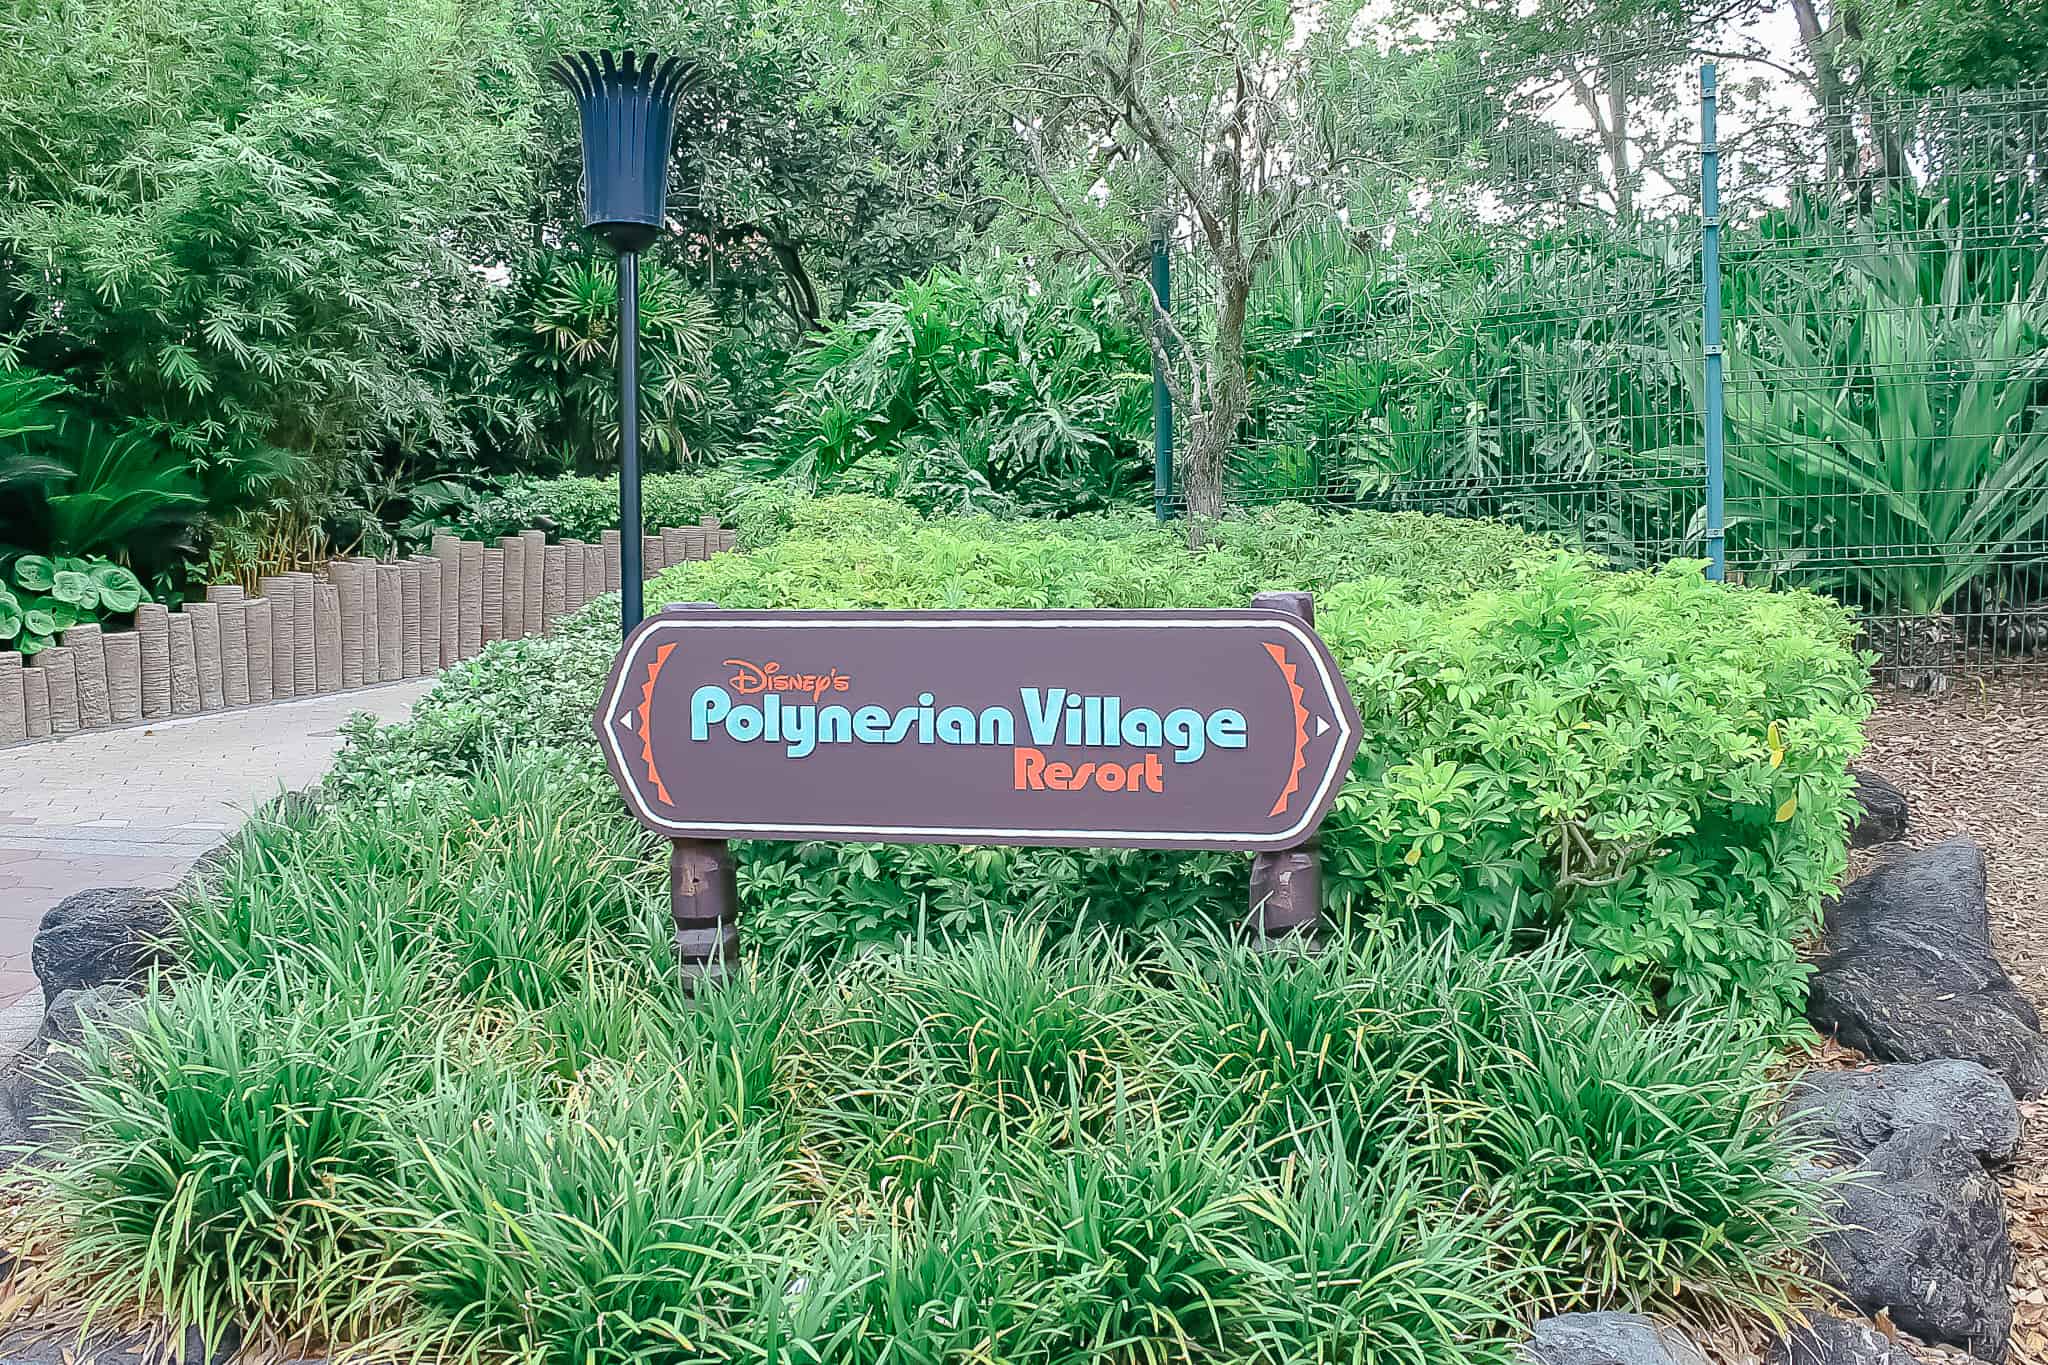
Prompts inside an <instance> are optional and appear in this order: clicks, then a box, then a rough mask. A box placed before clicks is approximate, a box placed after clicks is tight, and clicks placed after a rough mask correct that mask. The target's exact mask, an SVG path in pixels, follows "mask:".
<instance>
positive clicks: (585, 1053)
mask: <svg viewBox="0 0 2048 1365" xmlns="http://www.w3.org/2000/svg"><path fill="white" fill-rule="evenodd" d="M592 790H593V789H592V788H588V787H586V786H584V785H583V784H582V783H579V782H577V781H574V780H565V779H564V777H563V775H562V773H561V772H560V771H559V769H558V768H556V767H555V766H554V765H553V764H551V763H549V762H547V761H546V759H545V755H541V754H537V753H533V752H529V753H527V754H525V755H524V756H519V757H511V758H507V757H504V756H502V755H501V756H494V757H491V758H488V759H486V760H485V761H484V762H483V763H482V764H481V765H480V766H479V768H478V769H477V770H476V771H475V772H474V774H472V775H471V776H469V777H466V778H464V779H461V780H459V781H457V782H453V783H451V784H448V785H445V786H443V787H441V788H438V789H436V790H435V791H433V792H432V793H428V792H425V791H418V792H415V793H414V794H413V795H412V796H410V797H399V798H396V799H393V798H392V796H391V794H390V793H388V792H386V793H383V794H381V795H380V796H378V797H377V798H375V799H370V800H365V801H355V802H349V803H345V804H343V805H341V806H339V807H337V808H335V809H331V810H326V811H318V810H308V809H281V810H279V811H277V812H276V813H274V814H273V815H271V816H269V817H266V818H264V819H261V820H259V821H258V822H257V823H256V824H255V825H254V826H253V827H252V828H251V829H250V830H249V831H248V832H247V833H246V834H245V835H244V836H243V838H242V839H241V840H240V841H239V843H238V846H237V848H236V849H235V850H234V851H233V852H232V853H231V854H230V855H229V856H228V858H227V860H226V862H225V863H224V864H223V865H222V867H221V868H220V869H219V871H218V872H217V874H216V876H215V878H214V879H213V880H211V881H210V882H209V883H208V884H207V885H206V886H205V887H204V888H202V889H201V890H200V891H198V892H197V893H196V894H194V895H193V896H191V897H190V898H188V899H187V900H186V901H185V903H184V904H183V905H182V906H181V907H180V909H179V915H178V920H179V933H180V935H181V937H182V939H183V943H184V955H185V958H186V961H187V963H188V966H189V972H190V975H189V977H188V978H187V979H186V980H184V981H182V982H180V983H179V985H178V987H177V989H176V991H175V992H174V993H173V992H167V991H164V990H161V989H159V990H156V991H154V992H152V994H151V997H150V998H149V999H148V1000H147V1002H146V1003H145V1004H144V1006H143V1008H142V1013H141V1017H140V1019H139V1020H138V1021H137V1023H136V1025H135V1027H134V1029H133V1031H132V1032H129V1031H125V1030H124V1031H120V1032H108V1031H103V1030H99V1029H93V1030H91V1031H90V1032H89V1033H88V1035H87V1038H86V1041H85V1044H84V1047H83V1052H84V1057H83V1060H82V1064H81V1066H80V1068H79V1070H80V1072H81V1075H80V1076H79V1078H78V1079H76V1080H75V1081H73V1082H71V1083H70V1089H71V1091H72V1093H74V1094H75V1095H76V1097H77V1102H78V1104H79V1106H80V1108H79V1117H78V1119H77V1121H76V1123H75V1125H74V1128H75V1137H76V1148H75V1151H74V1154H73V1155H72V1157H71V1159H70V1160H68V1161H67V1162H65V1163H62V1164H59V1165H57V1166H54V1167H52V1168H50V1169H49V1170H47V1171H46V1172H43V1173H41V1174H40V1175H38V1176H36V1177H35V1181H36V1185H37V1189H36V1191H35V1196H34V1199H33V1202H32V1204H31V1205H30V1208H29V1211H28V1214H27V1219H28V1223H29V1226H31V1227H35V1226H40V1227H42V1228H44V1229H46V1230H48V1231H50V1232H60V1233H61V1237H62V1240H61V1242H60V1243H58V1244H57V1245H55V1246H53V1247H51V1249H50V1252H51V1255H50V1259H49V1261H48V1262H47V1263H46V1265H45V1268H43V1269H42V1270H41V1271H40V1272H39V1273H40V1275H41V1276H42V1279H41V1283H42V1284H43V1285H44V1287H46V1288H47V1289H49V1290H50V1291H52V1292H56V1293H61V1294H62V1295H63V1296H64V1299H65V1301H66V1302H71V1303H75V1304H78V1305H80V1306H81V1307H82V1308H84V1309H86V1310H89V1311H94V1312H96V1313H97V1314H99V1315H102V1316H103V1315H106V1314H109V1313H114V1312H126V1311H129V1310H130V1309H132V1308H135V1307H138V1306H139V1307H143V1308H146V1309H149V1310H152V1311H162V1312H163V1313H165V1314H167V1315H168V1317H169V1319H170V1322H171V1323H172V1325H173V1326H174V1327H179V1326H184V1325H186V1324H191V1325H194V1326H196V1327H198V1328H199V1336H200V1337H201V1339H203V1340H206V1341H209V1342H217V1341H219V1340H220V1339H221V1334H222V1333H223V1331H224V1330H225V1329H226V1328H227V1327H228V1325H229V1324H233V1325H234V1326H235V1327H236V1328H239V1329H241V1330H243V1331H244V1332H246V1333H248V1334H249V1335H250V1336H252V1337H254V1338H257V1339H269V1340H280V1341H296V1342H298V1343H301V1344H305V1343H310V1342H318V1343H320V1344H322V1345H323V1346H324V1345H328V1344H330V1343H332V1344H338V1345H348V1344H351V1343H360V1344H361V1345H362V1346H363V1347H364V1349H365V1350H366V1351H367V1353H370V1354H394V1355H404V1356H408V1357H410V1356H413V1355H416V1354H418V1355H426V1356H432V1357H434V1358H437V1359H448V1360H458V1361H479V1362H481V1361H498V1360H509V1359H515V1358H516V1359H521V1360H528V1361H535V1362H541V1363H542V1365H587V1362H592V1361H598V1362H619V1363H620V1365H624V1362H629V1361H639V1360H647V1359H663V1360H668V1359H690V1360H697V1361H712V1362H741V1361H758V1360H760V1359H763V1358H771V1359H792V1358H794V1359H810V1360H823V1359H831V1360H851V1361H873V1362H877V1363H878V1365H879V1362H882V1361H891V1360H898V1359H906V1358H909V1359H925V1360H943V1359H951V1358H958V1357H962V1356H966V1355H973V1354H981V1353H986V1354H988V1356H989V1358H991V1359H1004V1360H1017V1359H1026V1360H1034V1359H1044V1360H1069V1361H1071V1360H1084V1359H1097V1358H1100V1357H1101V1356H1102V1355H1103V1354H1104V1353H1105V1352H1106V1350H1107V1349H1108V1347H1109V1344H1110V1343H1115V1346H1114V1353H1115V1354H1116V1355H1117V1357H1118V1358H1121V1359H1131V1360H1159V1361H1166V1360H1171V1359H1177V1358H1181V1356H1182V1354H1183V1353H1185V1352H1188V1351H1197V1352H1199V1353H1200V1354H1201V1355H1202V1357H1203V1358H1205V1359H1218V1360H1231V1361H1240V1362H1247V1365H1249V1363H1250V1362H1272V1365H1280V1362H1295V1361H1301V1360H1339V1359H1341V1360H1346V1361H1358V1362H1372V1363H1374V1365H1378V1363H1379V1362H1385V1363H1386V1365H1454V1363H1456V1365H1465V1363H1467V1362H1475V1361H1477V1362H1499V1363H1500V1365H1505V1362H1506V1361H1508V1360H1509V1359H1510V1358H1511V1356H1512V1353H1513V1350H1514V1345H1513V1342H1514V1336H1515V1335H1516V1333H1517V1332H1518V1330H1519V1327H1520V1319H1521V1318H1522V1316H1523V1315H1525V1314H1526V1313H1528V1312H1529V1311H1532V1310H1536V1311H1542V1310H1563V1309H1569V1308H1572V1307H1576V1306H1581V1305H1598V1306H1613V1305H1628V1306H1638V1307H1645V1308H1654V1307H1658V1306H1664V1305H1670V1304H1672V1303H1673V1302H1674V1301H1675V1300H1676V1299H1677V1298H1678V1297H1679V1296H1683V1301H1684V1304H1685V1306H1686V1308H1687V1309H1688V1310H1689V1311H1692V1312H1701V1311H1706V1312H1720V1313H1728V1312H1751V1311H1756V1310H1759V1309H1761V1310H1764V1311H1782V1307H1783V1305H1784V1303H1785V1295H1786V1293H1787V1290H1788V1288H1789V1286H1790V1284H1791V1283H1792V1281H1793V1266H1792V1262H1791V1259H1790V1256H1791V1253H1792V1252H1793V1251H1794V1250H1795V1249H1796V1248H1797V1247H1798V1246H1799V1245H1800V1244H1801V1238H1802V1235H1803V1233H1804V1230H1805V1228H1806V1227H1807V1225H1808V1222H1809V1219H1810V1218H1811V1216H1812V1214H1813V1212H1814V1208H1815V1202H1816V1200H1817V1198H1818V1190H1817V1188H1816V1187H1815V1186H1814V1185H1813V1184H1812V1183H1811V1182H1810V1181H1806V1180H1802V1179H1800V1178H1798V1177H1797V1176H1796V1175H1795V1173H1794V1172H1795V1165H1796V1162H1797V1161H1798V1160H1799V1158H1800V1157H1801V1155H1802V1154H1801V1152H1800V1150H1799V1148H1798V1147H1797V1146H1796V1145H1795V1144H1793V1143H1792V1142H1790V1141H1788V1139H1786V1138H1785V1137H1784V1136H1782V1135H1781V1132H1780V1130H1779V1129H1778V1128H1777V1127H1776V1125H1774V1124H1772V1123H1770V1122H1769V1121H1768V1115H1769V1111H1770V1107H1771V1105H1772V1103H1773V1101H1772V1099H1771V1095H1770V1091H1769V1089H1768V1088H1767V1087H1766V1086H1765V1084H1764V1076H1765V1069H1766V1068H1767V1067H1768V1066H1769V1064H1770V1062H1771V1059H1772V1053H1771V1051H1770V1049H1769V1048H1768V1046H1767V1045H1765V1044H1764V1043H1763V1042H1762V1041H1760V1040H1759V1039H1757V1038H1756V1037H1755V1036H1754V1035H1753V1034H1749V1033H1746V1032H1745V1031H1743V1030H1740V1029H1738V1028H1735V1027H1733V1026H1731V1024H1730V1022H1729V1021H1728V1020H1727V1019H1726V1018H1724V1017H1722V1016H1718V1015H1714V1014H1706V1013H1687V1014H1681V1015H1674V1016H1671V1017H1667V1018H1659V1019H1647V1018H1645V1017H1644V1016H1643V1015H1642V1014H1641V1012H1640V1011H1639V1010H1638V1008H1637V1007H1636V1005H1635V1004H1634V1003H1632V1002H1631V1001H1630V1000H1628V999H1627V998H1626V997H1625V996H1624V995H1622V994H1620V993H1618V992H1616V991H1614V990H1612V989H1611V988H1608V987H1604V986H1602V985H1600V984H1598V983H1597V982H1596V981H1595V980H1594V979H1592V977H1591V975H1590V973H1589V972H1588V971H1587V969H1586V967H1585V965H1584V964H1583V963H1582V962H1581V961H1580V960H1579V958H1578V957H1577V956H1576V955H1575V954H1573V953H1571V952H1569V951H1566V950H1563V949H1562V948H1561V947H1559V946H1557V945H1552V946H1550V947H1548V948H1545V949H1542V950H1540V951H1537V952H1534V953H1517V952H1511V951H1507V950H1506V948H1505V945H1495V946H1494V947H1493V948H1491V949H1488V950H1484V951H1480V952H1476V953H1472V952H1463V951H1459V950H1458V949H1456V948H1454V947H1453V946H1451V944H1450V943H1449V942H1448V941H1446V940H1445V939H1442V938H1437V937H1432V936H1430V935H1427V934H1417V933H1415V932H1413V931H1411V930H1406V929H1402V928H1400V927H1398V926H1395V925H1389V924H1384V923H1373V922H1369V921H1362V922H1360V923H1359V924H1358V926H1357V929H1358V932H1357V933H1356V934H1354V935H1352V936H1350V937H1348V938H1339V939H1338V940H1336V941H1335V942H1333V943H1332V944H1331V945H1330V947H1329V948H1328V949H1327V950H1326V951H1324V952H1322V953H1320V954H1316V955H1301V954H1281V955H1261V954H1255V953H1252V952H1250V951H1249V950H1247V949H1245V948H1243V947H1240V946H1233V945H1232V944H1230V943H1228V942H1226V941H1224V940H1222V939H1220V938H1218V937H1217V936H1214V935H1208V934H1200V933H1197V934H1193V935H1189V936H1187V937H1186V938H1185V939H1183V940H1182V941H1178V942H1174V941H1167V940H1162V939H1152V940H1150V941H1149V942H1147V941H1144V940H1135V939H1134V940H1123V941H1119V940H1117V939H1114V938H1110V937H1106V936H1104V935H1103V934H1101V933H1099V932H1097V931H1094V930H1092V929H1091V928H1088V927H1085V926H1074V927H1073V928H1072V929H1071V930H1069V931H1064V932H1062V931H1051V930H1048V929H1047V928H1044V927H1034V926H1033V925H1032V924H1031V923H1030V918H1029V916H1028V915H1017V916H1014V917H1013V918H1012V922H1011V923H1010V924H1008V925H1007V926H1005V927H1003V928H1001V929H999V930H998V931H996V932H993V933H974V934H969V935H966V936H964V937H957V938H956V937H955V936H953V935H952V934H949V933H946V932H943V931H940V932H937V933H936V934H935V936H934V937H933V938H932V939H931V940H930V941H928V942H925V943H923V944H917V945H909V946H906V947H905V948H904V949H903V950H901V951H899V952H891V953H880V954H876V953H871V954H866V955H861V956H850V957H846V958H843V959H841V960H839V961H836V962H833V963H830V964H818V965H813V966H808V967H807V966H803V965H801V964H797V963H793V962H789V961H780V962H777V961H774V960H772V959H771V960H764V961H762V962H761V963H759V964H758V965H757V966H754V967H751V968H749V969H746V970H743V971H741V972H740V973H738V975H737V976H736V978H735V979H734V980H732V981H730V982H729V983H727V984H726V985H724V986H722V987H719V988H716V989H706V990H700V991H697V992H694V993H692V992H690V991H688V990H687V989H686V988H684V987H683V986H682V984H681V983H680V981H679V979H678V977H677V975H676V974H675V973H674V972H673V970H672V969H671V968H670V967H669V965H668V961H667V959H668V955H669V951H670V949H669V942H668V940H669V935H670V931H671V924H670V919H669V913H668V907H667V903H666V898H665V896H664V895H663V893H662V885H663V884H662V869H663V867H664V866H665V859H664V856H663V854H662V853H661V851H660V849H659V847H658V846H656V845H654V844H653V843H652V841H649V840H648V839H647V838H646V836H645V835H643V834H642V833H640V832H639V831H638V830H637V829H636V827H634V826H633V825H632V824H631V823H630V822H629V821H627V820H625V819H624V818H623V817H622V816H620V815H619V814H617V813H616V810H615V807H614V806H613V805H612V804H611V803H608V802H601V801H594V800H592V799H590V798H591V791H592ZM593 871H597V872H600V873H601V874H602V875H592V873H593ZM771 904H772V903H771ZM935 929H936V926H935Z"/></svg>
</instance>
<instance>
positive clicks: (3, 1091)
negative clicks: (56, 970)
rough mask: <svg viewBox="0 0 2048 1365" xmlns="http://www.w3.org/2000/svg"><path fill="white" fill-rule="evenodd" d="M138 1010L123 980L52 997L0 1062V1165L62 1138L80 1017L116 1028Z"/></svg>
mask: <svg viewBox="0 0 2048 1365" xmlns="http://www.w3.org/2000/svg"><path fill="white" fill-rule="evenodd" d="M141 1011H142V997H141V996H139V995H137V994H136V993H135V992H134V991H131V990H128V989H127V988H125V987H122V986H89V987H83V988H75V989H72V990H68V991H64V992H62V993H60V994H59V995H58V996H57V998H56V1000H54V1001H52V1002H51V1005H50V1009H49V1011H48V1012H47V1013H46V1014H45V1015H44V1016H43V1026H42V1029H41V1030H40V1031H39V1032H38V1033H37V1034H36V1036H35V1038H34V1039H33V1040H32V1041H31V1042H30V1043H29V1044H28V1046H27V1047H24V1048H23V1049H22V1050H21V1051H20V1052H18V1053H16V1054H15V1055H14V1056H13V1057H12V1058H11V1059H9V1060H8V1062H7V1063H6V1064H5V1065H4V1066H0V1169H6V1168H7V1167H10V1166H13V1165H15V1164H16V1163H18V1162H20V1161H23V1160H25V1159H29V1158H31V1157H39V1156H46V1155H48V1152H44V1151H41V1150H40V1149H43V1148H47V1147H49V1146H50V1144H52V1143H53V1142H58V1141H59V1140H60V1139H61V1138H62V1136H63V1129H64V1119H65V1117H66V1116H67V1115H68V1113H69V1112H70V1108H71V1098H72V1095H71V1085H72V1082H74V1081H76V1080H77V1079H78V1078H79V1076H81V1075H82V1074H84V1069H85V1068H84V1064H83V1063H82V1062H81V1060H80V1059H79V1057H78V1054H77V1053H76V1052H74V1051H73V1050H72V1049H73V1047H74V1046H75V1045H76V1044H77V1043H78V1042H79V1041H80V1040H82V1039H83V1038H84V1036H85V1021H86V1020H88V1019H90V1020H92V1021H93V1022H94V1023H95V1024H96V1025H98V1026H100V1027H104V1028H119V1027H122V1026H124V1025H128V1024H132V1023H133V1022H134V1021H135V1019H136V1018H137V1016H139V1015H140V1013H141Z"/></svg>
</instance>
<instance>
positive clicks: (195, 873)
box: [177, 839, 236, 896]
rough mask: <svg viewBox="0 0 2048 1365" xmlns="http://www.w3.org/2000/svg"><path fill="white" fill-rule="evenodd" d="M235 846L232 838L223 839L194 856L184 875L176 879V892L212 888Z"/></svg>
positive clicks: (232, 854)
mask: <svg viewBox="0 0 2048 1365" xmlns="http://www.w3.org/2000/svg"><path fill="white" fill-rule="evenodd" d="M235 847H236V841H235V840H234V839H223V840H221V841H220V842H219V843H217V844H215V845H214V846H213V847H212V848H209V849H208V850H206V852H204V853H202V854H200V855H199V856H198V857H197V858H194V859H193V860H192V866H190V867H188V868H186V869H185V875H184V876H183V877H181V878H179V879H178V890H177V894H179V895H181V896H183V895H193V894H196V893H198V892H200V891H210V890H212V889H213V888H214V887H215V886H216V885H217V884H218V883H219V881H220V879H221V874H222V873H223V872H224V871H226V869H227V865H228V860H229V859H230V858H232V857H234V856H235Z"/></svg>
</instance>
